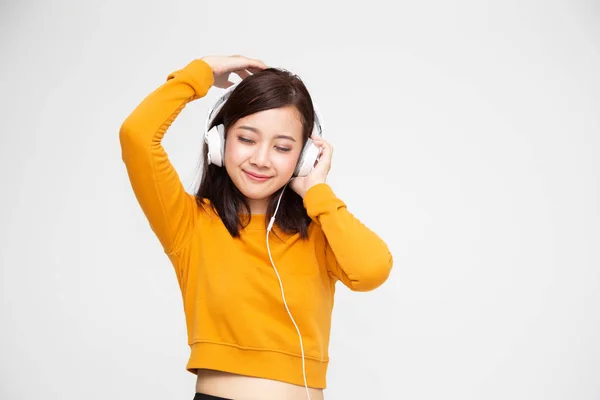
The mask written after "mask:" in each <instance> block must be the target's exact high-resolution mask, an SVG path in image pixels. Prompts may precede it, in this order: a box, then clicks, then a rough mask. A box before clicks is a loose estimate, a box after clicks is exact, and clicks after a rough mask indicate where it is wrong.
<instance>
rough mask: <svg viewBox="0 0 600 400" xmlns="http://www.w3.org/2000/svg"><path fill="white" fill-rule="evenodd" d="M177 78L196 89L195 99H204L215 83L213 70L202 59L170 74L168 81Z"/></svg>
mask: <svg viewBox="0 0 600 400" xmlns="http://www.w3.org/2000/svg"><path fill="white" fill-rule="evenodd" d="M175 78H180V79H182V80H183V81H185V82H187V83H188V84H189V85H190V86H191V87H192V88H193V89H194V93H195V96H194V97H195V98H200V97H204V96H205V95H206V94H207V93H208V90H209V89H210V88H211V87H212V85H213V84H214V83H215V76H214V73H213V70H212V68H211V67H210V65H208V64H207V63H206V62H205V61H204V60H202V59H196V60H193V61H192V62H190V63H189V64H188V65H186V66H185V67H184V68H182V69H180V70H177V71H175V72H172V73H170V74H169V76H168V77H167V80H170V79H175Z"/></svg>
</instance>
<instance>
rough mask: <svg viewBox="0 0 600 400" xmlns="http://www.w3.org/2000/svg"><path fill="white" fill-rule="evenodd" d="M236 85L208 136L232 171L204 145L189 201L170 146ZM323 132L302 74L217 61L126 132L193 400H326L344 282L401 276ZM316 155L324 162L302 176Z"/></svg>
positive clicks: (172, 79)
mask: <svg viewBox="0 0 600 400" xmlns="http://www.w3.org/2000/svg"><path fill="white" fill-rule="evenodd" d="M231 73H236V74H238V75H239V76H240V77H241V78H242V81H241V82H240V83H239V84H237V86H235V87H234V88H232V89H233V90H231V89H230V90H231V92H230V93H229V97H228V98H227V100H226V101H225V102H224V104H223V105H222V107H221V108H220V109H219V110H218V112H217V111H215V115H213V116H212V117H211V120H210V126H209V127H208V128H209V129H210V130H211V131H212V132H214V129H216V128H215V127H220V128H221V133H222V135H223V137H222V140H223V141H224V144H223V148H222V153H223V154H222V157H223V160H222V162H221V163H219V162H216V161H215V159H214V157H217V158H218V156H219V154H217V153H218V152H217V153H215V148H214V146H213V148H212V149H211V148H210V146H209V145H207V144H205V145H204V149H203V154H202V156H203V160H204V165H203V168H202V171H203V174H202V179H201V182H200V187H199V189H198V191H197V193H195V194H194V195H191V194H188V193H186V192H185V190H184V188H183V186H182V184H181V182H180V180H179V177H178V175H177V172H176V171H175V170H174V168H173V166H172V165H171V163H170V162H169V159H168V156H167V154H166V153H165V151H164V149H163V147H162V146H161V140H162V138H163V136H164V134H165V132H166V131H167V129H168V127H169V126H170V125H171V124H172V122H173V121H174V119H175V118H176V117H177V115H178V114H179V113H180V112H181V110H182V109H183V108H184V107H185V105H186V104H187V103H189V102H190V101H193V100H196V99H198V98H201V97H203V96H205V95H206V93H207V92H208V90H209V89H210V88H211V87H212V86H216V87H219V88H228V87H230V86H231V85H232V83H231V82H230V81H228V77H229V75H230V74H231ZM318 125H319V121H318V114H315V110H314V106H313V103H312V100H311V98H310V95H309V93H308V91H307V89H306V87H305V86H304V84H303V83H302V81H301V80H300V79H299V78H298V77H297V76H294V75H292V74H290V73H288V72H286V71H283V70H279V69H276V68H269V67H268V66H267V65H265V64H264V63H263V62H262V61H259V60H255V59H250V58H247V57H242V56H207V57H203V58H200V59H196V60H193V61H192V62H190V63H189V64H188V65H187V66H186V67H185V68H183V69H180V70H178V71H175V72H173V73H171V74H170V75H169V76H168V78H167V80H166V82H165V83H164V84H162V85H161V86H160V87H159V88H157V89H156V90H155V91H154V92H152V93H151V94H150V95H148V96H147V97H146V98H145V99H144V100H143V101H142V103H141V104H140V105H139V106H138V107H137V108H136V109H135V110H134V111H133V113H132V114H131V115H130V116H129V117H128V118H127V119H126V121H125V122H124V123H123V125H122V127H121V130H120V141H121V148H122V156H123V160H124V162H125V165H126V168H127V172H128V175H129V179H130V181H131V185H132V187H133V190H134V193H135V195H136V198H137V200H138V202H139V204H140V206H141V208H142V210H143V212H144V214H145V215H146V218H147V219H148V221H149V223H150V226H151V228H152V230H153V231H154V233H155V235H156V236H157V238H158V240H159V241H160V243H161V245H162V246H163V249H164V251H165V253H166V254H167V256H168V257H169V259H170V261H171V263H172V265H173V267H174V269H175V273H176V276H177V280H178V283H179V286H180V288H181V293H182V298H183V305H184V310H185V317H186V326H187V334H188V344H189V346H190V349H191V355H190V358H189V361H188V363H187V367H186V369H187V370H188V371H189V372H191V373H194V374H196V375H197V381H196V395H195V397H194V399H196V400H199V399H235V400H244V399H261V400H266V399H305V398H309V399H312V400H317V399H322V398H323V389H324V388H325V387H326V372H327V365H328V361H329V357H328V347H329V334H330V324H331V312H332V309H333V303H334V293H335V284H336V282H337V281H341V282H342V283H343V284H344V285H346V286H347V287H348V288H350V289H351V290H355V291H367V290H372V289H374V288H376V287H378V286H380V285H381V284H382V283H383V282H384V281H385V280H386V279H387V277H388V275H389V273H390V269H391V267H392V255H391V254H390V251H389V249H388V247H387V245H386V244H385V243H384V242H383V241H382V240H381V239H380V238H379V237H378V236H377V235H376V234H375V233H373V232H372V231H371V230H369V229H368V228H367V227H366V226H364V225H363V224H362V223H361V222H360V221H358V220H357V219H356V218H355V217H354V216H353V215H352V214H351V213H350V212H349V211H348V210H347V208H346V205H345V204H344V202H343V201H342V200H340V199H339V198H338V197H336V195H335V194H334V192H333V190H332V189H331V187H330V186H329V185H328V184H327V183H326V178H327V174H328V172H329V169H330V166H331V158H332V153H333V151H332V147H331V145H330V144H329V143H328V142H327V141H326V140H324V139H323V137H321V136H320V134H319V130H318V129H316V128H317V126H318ZM207 138H208V136H207ZM309 139H310V140H309ZM208 142H210V141H208ZM213 145H214V143H213ZM309 145H310V146H315V147H316V148H318V149H319V150H320V157H319V158H318V161H317V162H316V163H313V164H311V166H310V167H311V168H312V167H313V166H314V168H312V170H310V171H309V172H308V173H306V172H304V173H303V174H298V170H297V166H298V164H299V162H300V161H301V159H302V158H303V157H305V155H306V154H307V153H306V149H308V148H309ZM209 154H213V159H211V157H210V156H209ZM209 161H210V162H209ZM221 165H222V166H221ZM290 189H291V190H290ZM275 217H276V218H275ZM274 218H275V219H274Z"/></svg>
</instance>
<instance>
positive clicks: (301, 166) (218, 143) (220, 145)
mask: <svg viewBox="0 0 600 400" xmlns="http://www.w3.org/2000/svg"><path fill="white" fill-rule="evenodd" d="M237 85H239V82H238V83H236V84H234V85H233V86H230V87H229V88H227V89H226V90H225V92H223V94H222V95H221V96H219V98H218V99H217V100H216V101H215V103H214V104H213V106H212V107H211V108H210V109H209V111H208V116H207V117H206V125H205V127H204V132H205V133H204V141H205V142H206V144H207V145H208V160H207V161H208V163H209V164H215V165H217V166H219V167H222V166H223V161H224V157H225V128H224V126H223V124H218V125H216V126H214V127H213V128H212V129H210V130H208V128H209V127H210V125H211V124H212V122H213V118H214V117H216V115H217V114H218V113H219V111H220V110H221V108H222V107H223V105H224V104H225V102H226V101H227V99H229V96H230V95H231V92H233V90H234V89H235V88H236V87H237ZM313 108H314V111H315V124H314V127H313V130H312V134H317V135H319V136H323V123H322V118H321V116H320V114H319V112H318V110H317V108H316V106H315V105H314V104H313ZM319 154H320V150H319V148H318V147H317V146H315V145H314V143H313V141H312V139H311V138H310V137H309V138H308V140H307V141H306V144H305V145H304V148H303V149H302V153H300V158H299V159H298V165H297V166H296V170H295V171H294V176H306V175H308V173H309V172H310V171H312V169H313V167H314V165H315V162H316V161H317V159H318V157H319Z"/></svg>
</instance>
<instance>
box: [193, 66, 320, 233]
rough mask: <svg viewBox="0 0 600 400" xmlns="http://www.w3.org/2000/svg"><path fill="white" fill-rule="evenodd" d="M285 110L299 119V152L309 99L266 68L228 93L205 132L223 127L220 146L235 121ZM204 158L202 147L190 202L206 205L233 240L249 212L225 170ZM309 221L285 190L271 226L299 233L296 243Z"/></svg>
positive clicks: (310, 118) (306, 132)
mask: <svg viewBox="0 0 600 400" xmlns="http://www.w3.org/2000/svg"><path fill="white" fill-rule="evenodd" d="M286 106H294V107H295V108H296V109H297V110H298V112H299V114H300V119H301V122H302V128H303V129H302V139H303V140H302V145H303V146H304V144H305V143H306V141H307V140H308V138H309V137H310V135H311V133H312V130H313V125H314V122H315V120H314V108H313V103H312V99H311V97H310V94H309V92H308V90H307V88H306V86H305V85H304V83H303V82H302V80H301V79H300V78H299V77H298V76H297V75H294V74H292V73H290V72H289V71H286V70H283V69H280V68H268V69H265V70H262V71H260V72H257V73H255V74H253V75H250V76H248V77H247V78H245V79H243V80H242V81H241V82H240V83H239V84H238V86H237V87H236V88H235V89H234V90H233V92H231V95H230V97H229V99H228V100H227V101H226V103H225V105H223V107H222V108H221V110H220V111H219V112H218V114H217V115H216V116H215V118H214V119H213V122H212V124H211V125H210V126H209V128H208V129H211V128H212V127H213V126H215V125H218V124H223V126H224V127H225V140H227V130H228V128H229V127H230V126H232V125H233V124H235V123H236V122H237V121H238V120H239V119H240V118H244V117H246V116H248V115H251V114H254V113H257V112H260V111H264V110H269V109H274V108H280V107H286ZM207 154H208V146H207V145H206V143H204V146H203V149H202V160H201V168H202V177H201V180H200V185H199V188H198V190H197V192H196V200H197V202H198V204H199V205H200V206H202V203H203V200H204V199H207V200H209V201H210V203H211V206H212V209H213V210H214V211H215V212H216V213H217V214H218V215H219V217H220V218H221V220H222V221H223V223H224V224H225V227H226V228H227V230H228V231H229V233H230V234H231V235H232V236H233V237H236V236H239V230H240V228H244V226H245V225H246V224H247V223H248V222H249V220H248V221H242V219H241V218H240V216H241V215H248V216H250V217H251V215H250V214H251V213H250V207H249V205H248V203H247V201H246V199H245V197H244V195H243V194H242V193H241V192H240V191H239V190H238V189H237V187H236V186H235V185H234V184H233V182H232V181H231V178H230V177H229V175H228V174H227V170H226V169H225V167H219V166H216V165H214V164H210V165H207ZM282 189H283V188H280V189H278V190H277V191H276V192H275V193H273V195H272V196H271V198H270V199H269V203H268V206H267V211H266V215H265V216H266V218H265V224H268V223H269V221H270V219H271V217H272V216H273V213H274V211H275V207H276V205H277V201H278V199H279V195H280V194H281V191H282ZM310 221H311V220H310V217H309V216H308V214H307V213H306V209H305V208H304V204H303V201H302V197H300V196H299V195H298V194H297V193H296V192H294V191H293V190H292V189H291V188H290V187H289V185H288V187H287V188H286V189H285V193H284V194H283V197H282V199H281V203H280V205H279V209H278V211H277V216H276V224H277V226H278V227H279V228H280V229H281V230H283V231H284V232H286V233H290V234H295V233H300V237H302V238H306V237H307V236H308V225H309V224H310Z"/></svg>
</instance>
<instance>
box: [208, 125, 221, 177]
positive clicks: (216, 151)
mask: <svg viewBox="0 0 600 400" xmlns="http://www.w3.org/2000/svg"><path fill="white" fill-rule="evenodd" d="M224 129H225V128H224V127H223V125H222V124H219V125H216V126H214V127H213V128H212V129H211V130H210V131H208V132H207V133H206V135H205V136H204V141H205V142H206V144H207V145H208V154H207V158H208V159H207V161H208V164H215V165H217V166H219V167H222V166H223V162H224V153H225V132H224Z"/></svg>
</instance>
